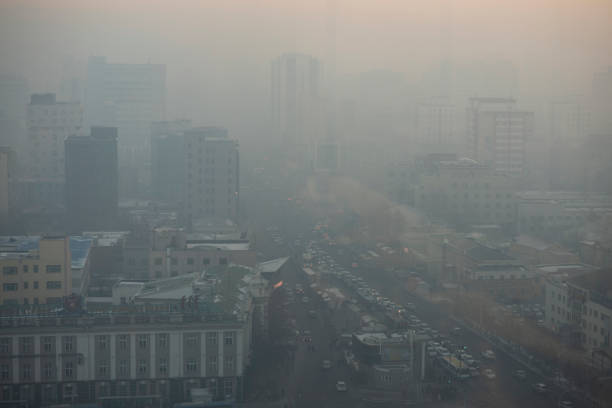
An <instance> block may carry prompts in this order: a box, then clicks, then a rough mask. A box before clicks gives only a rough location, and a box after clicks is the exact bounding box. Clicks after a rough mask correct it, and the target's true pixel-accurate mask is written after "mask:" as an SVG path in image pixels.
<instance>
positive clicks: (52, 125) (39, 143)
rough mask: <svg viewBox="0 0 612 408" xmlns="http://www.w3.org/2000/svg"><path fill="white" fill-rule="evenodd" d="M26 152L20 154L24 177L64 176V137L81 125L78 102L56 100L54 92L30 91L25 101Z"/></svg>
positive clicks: (60, 178) (53, 179)
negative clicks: (35, 92) (23, 154)
mask: <svg viewBox="0 0 612 408" xmlns="http://www.w3.org/2000/svg"><path fill="white" fill-rule="evenodd" d="M27 123H28V137H27V142H26V145H27V150H26V155H25V156H24V157H22V162H23V164H22V165H23V174H24V176H25V177H26V178H27V179H30V180H32V179H33V180H39V181H49V182H52V183H58V182H63V180H64V167H65V166H64V140H65V139H66V138H67V137H68V136H72V135H76V134H77V133H78V132H79V130H80V129H81V127H82V126H83V111H82V109H81V105H80V104H79V103H78V102H58V101H57V100H56V98H55V94H33V95H32V96H31V98H30V104H29V105H28V122H27Z"/></svg>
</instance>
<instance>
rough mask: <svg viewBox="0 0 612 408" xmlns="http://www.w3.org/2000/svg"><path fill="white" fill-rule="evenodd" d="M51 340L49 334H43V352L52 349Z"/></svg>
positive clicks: (49, 351)
mask: <svg viewBox="0 0 612 408" xmlns="http://www.w3.org/2000/svg"><path fill="white" fill-rule="evenodd" d="M53 340H54V338H53V337H51V336H45V337H43V338H42V344H43V352H45V353H51V352H52V351H53Z"/></svg>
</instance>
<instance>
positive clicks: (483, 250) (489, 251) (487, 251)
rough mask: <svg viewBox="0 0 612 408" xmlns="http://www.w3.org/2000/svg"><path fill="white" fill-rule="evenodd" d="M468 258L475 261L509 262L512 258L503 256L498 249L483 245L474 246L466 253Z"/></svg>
mask: <svg viewBox="0 0 612 408" xmlns="http://www.w3.org/2000/svg"><path fill="white" fill-rule="evenodd" d="M466 253H467V255H468V256H469V257H470V258H473V259H475V260H477V261H511V260H514V258H512V257H510V256H508V255H506V254H504V253H503V252H502V251H500V250H499V249H494V248H489V247H487V246H484V245H480V244H478V245H476V246H474V247H472V248H470V249H468V250H467V251H466Z"/></svg>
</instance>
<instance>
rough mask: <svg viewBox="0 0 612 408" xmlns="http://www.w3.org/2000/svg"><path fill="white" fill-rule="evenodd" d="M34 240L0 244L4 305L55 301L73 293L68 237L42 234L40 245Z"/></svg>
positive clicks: (0, 295)
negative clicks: (43, 235) (44, 235)
mask: <svg viewBox="0 0 612 408" xmlns="http://www.w3.org/2000/svg"><path fill="white" fill-rule="evenodd" d="M35 241H36V238H28V237H15V238H10V239H8V240H3V241H2V242H1V243H0V301H1V303H2V304H4V305H9V304H14V305H17V304H39V303H40V304H42V303H56V302H60V301H61V300H62V297H64V296H68V295H70V294H71V293H72V274H71V257H70V240H69V237H67V236H59V237H43V238H40V240H38V245H37V246H36V245H35V244H36V242H35ZM28 244H30V245H28ZM32 247H33V248H34V249H31V248H32Z"/></svg>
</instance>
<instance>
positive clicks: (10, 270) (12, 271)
mask: <svg viewBox="0 0 612 408" xmlns="http://www.w3.org/2000/svg"><path fill="white" fill-rule="evenodd" d="M2 274H3V275H17V267H16V266H5V267H3V268H2Z"/></svg>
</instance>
